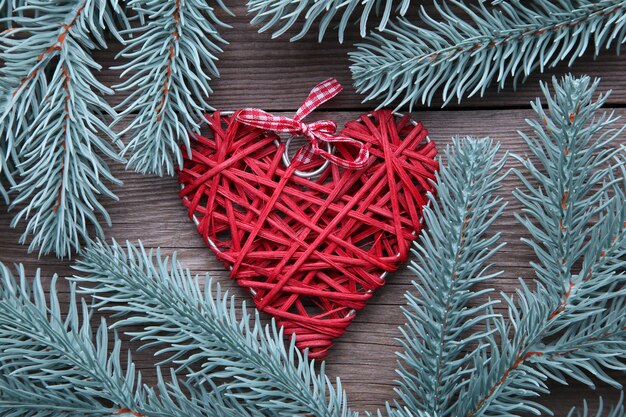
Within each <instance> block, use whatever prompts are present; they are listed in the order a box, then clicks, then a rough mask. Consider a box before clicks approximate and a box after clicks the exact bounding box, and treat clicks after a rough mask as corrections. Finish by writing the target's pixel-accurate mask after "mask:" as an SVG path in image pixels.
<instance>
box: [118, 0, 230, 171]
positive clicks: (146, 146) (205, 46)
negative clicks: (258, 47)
mask: <svg viewBox="0 0 626 417" xmlns="http://www.w3.org/2000/svg"><path fill="white" fill-rule="evenodd" d="M211 3H212V2H211ZM211 3H208V2H206V1H203V0H176V1H164V2H160V1H153V0H130V1H128V2H127V3H126V7H128V8H130V9H132V10H134V11H135V12H136V14H137V16H136V18H137V19H138V20H139V22H138V23H137V24H136V25H134V26H133V28H132V29H129V30H127V31H125V32H124V35H125V38H126V47H125V48H124V50H123V51H122V52H121V53H120V56H121V57H123V58H127V59H128V60H129V61H128V62H127V63H125V64H123V65H120V66H119V67H118V69H122V70H123V76H124V77H126V79H125V80H124V81H123V82H122V84H120V85H118V86H116V87H115V89H116V91H118V92H123V91H128V92H129V93H130V95H129V96H128V97H127V98H126V99H125V100H124V102H123V103H121V105H120V106H119V108H120V109H123V111H121V112H120V114H119V115H118V117H117V118H116V121H115V122H116V123H120V122H123V121H124V119H125V118H127V117H128V118H130V123H129V124H128V126H126V127H125V128H124V130H123V131H122V133H127V132H129V133H130V142H129V144H128V146H127V147H126V149H125V150H124V152H125V153H129V154H130V155H129V160H128V165H129V166H130V167H132V168H133V169H135V170H137V171H139V172H142V173H154V174H158V175H164V174H168V175H173V174H174V171H175V169H176V168H177V167H178V166H180V165H181V164H182V154H181V151H180V145H181V144H185V145H187V146H188V145H189V132H191V131H194V132H198V131H199V126H200V122H201V120H203V114H204V112H206V111H207V110H210V109H212V107H211V106H210V105H209V103H208V102H207V97H208V95H209V94H210V93H212V92H213V90H212V89H211V87H210V86H209V82H210V81H211V78H212V77H213V76H218V70H217V67H216V65H215V63H216V61H217V54H218V53H220V52H221V51H222V50H221V48H220V46H219V44H220V43H225V41H224V40H223V39H222V38H221V36H220V35H219V32H218V29H219V28H220V27H226V25H225V24H223V23H222V22H221V21H220V20H219V18H218V17H217V16H216V15H215V9H214V7H213V6H211ZM216 3H217V5H218V6H219V7H220V8H222V9H224V10H226V11H228V9H227V8H226V6H225V5H224V4H223V3H222V1H221V0H218V1H217V2H216Z"/></svg>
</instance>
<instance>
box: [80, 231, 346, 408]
mask: <svg viewBox="0 0 626 417" xmlns="http://www.w3.org/2000/svg"><path fill="white" fill-rule="evenodd" d="M76 269H77V270H78V271H79V272H80V273H81V275H80V276H75V277H74V278H73V280H74V281H76V282H78V283H79V284H81V285H87V286H89V285H91V284H96V287H93V288H84V291H86V292H88V293H91V294H92V295H93V296H94V298H95V300H96V306H97V307H98V308H100V309H103V310H107V311H112V312H114V313H115V314H116V315H117V316H125V318H124V319H121V320H120V321H118V322H116V323H115V324H114V327H115V328H120V327H123V326H135V325H137V324H139V325H140V326H142V327H143V330H137V331H133V332H129V334H130V335H132V336H133V337H134V338H135V339H138V340H141V341H142V342H144V346H146V347H148V346H162V345H164V346H163V347H162V349H161V350H160V351H159V352H158V354H160V355H167V358H166V359H164V360H163V362H162V363H167V362H173V363H175V364H177V365H179V367H180V368H181V369H190V368H191V367H193V366H194V365H197V366H196V368H199V369H197V370H195V371H190V374H189V377H190V378H191V379H192V380H195V381H206V380H207V379H215V378H220V379H228V380H231V381H233V382H230V383H229V385H228V387H229V390H231V391H232V393H231V395H232V396H233V397H235V398H239V399H241V400H243V401H245V402H246V403H247V404H249V405H255V406H258V407H261V408H262V409H265V410H269V411H271V412H275V413H279V414H282V415H304V414H308V415H314V416H317V417H325V416H328V417H330V416H342V417H343V416H348V415H351V412H350V411H349V409H348V407H347V403H346V398H345V393H344V391H343V389H342V388H341V384H340V382H339V380H337V386H336V387H333V385H332V384H331V382H330V380H329V379H328V377H327V376H326V374H325V373H324V366H323V365H322V367H321V369H320V371H319V372H318V373H316V371H315V367H314V366H315V364H314V362H310V363H309V361H308V360H307V355H306V353H305V354H304V355H303V354H302V353H301V352H300V351H299V350H298V349H297V348H296V347H295V339H292V341H291V343H290V344H289V346H287V347H286V346H285V345H284V343H283V332H282V329H281V330H279V329H278V328H277V327H276V324H275V322H272V324H271V325H270V326H267V327H263V326H262V325H261V324H260V320H259V316H258V312H257V311H256V310H255V312H254V315H253V317H252V316H251V315H250V313H249V312H248V311H247V310H246V308H245V304H244V306H243V307H242V309H241V318H237V316H236V315H237V309H236V306H235V303H234V301H233V300H232V299H230V300H229V298H230V297H229V296H228V294H224V293H222V292H221V290H220V287H219V285H216V286H215V290H213V284H212V282H211V279H210V278H208V277H207V278H206V279H207V281H206V284H205V289H204V290H203V289H202V288H201V284H200V281H199V278H198V277H195V278H192V277H191V276H190V273H189V271H186V270H184V269H183V267H182V266H181V265H180V264H179V263H178V262H177V260H176V258H175V256H174V257H172V259H171V260H170V259H169V258H167V257H165V258H162V257H161V255H160V251H159V250H158V249H157V251H156V253H154V252H152V251H151V250H150V251H146V250H145V249H144V248H143V247H142V246H141V244H140V245H139V246H134V245H132V244H127V247H126V248H124V247H122V246H120V245H118V244H117V243H115V242H114V243H113V244H112V245H111V246H107V245H105V244H104V243H102V242H96V243H94V244H93V245H92V246H90V247H89V248H87V249H86V250H85V252H84V255H83V259H82V260H80V261H79V262H78V263H77V264H76Z"/></svg>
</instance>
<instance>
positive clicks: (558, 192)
mask: <svg viewBox="0 0 626 417" xmlns="http://www.w3.org/2000/svg"><path fill="white" fill-rule="evenodd" d="M598 83H599V80H595V81H594V82H591V80H590V78H589V77H582V78H579V79H575V78H573V77H571V76H567V77H565V78H564V79H563V80H562V81H561V82H557V80H556V79H554V80H553V90H554V94H553V96H551V95H550V92H549V91H548V86H547V84H544V83H542V84H541V88H542V90H543V92H544V95H545V97H546V101H547V104H548V109H547V112H546V110H544V108H543V106H542V104H541V102H540V100H539V99H537V101H536V102H535V103H533V105H532V107H533V109H534V111H535V113H536V114H537V119H536V120H529V121H527V122H528V124H529V125H530V126H531V128H532V131H533V136H532V137H529V136H527V135H525V134H523V133H521V132H520V135H521V137H522V138H523V139H524V141H525V142H526V143H527V144H528V147H529V149H530V150H531V151H532V153H533V154H534V156H535V158H536V159H537V160H538V161H539V162H540V166H536V164H535V163H534V162H533V160H532V159H530V158H528V157H518V160H519V161H520V162H521V164H522V165H523V166H524V168H525V172H526V173H525V174H522V173H521V172H520V171H519V170H515V172H516V174H517V176H518V177H519V178H520V180H521V181H522V182H523V183H524V186H525V190H519V189H517V190H515V191H514V195H515V197H516V198H517V200H518V201H519V202H520V203H521V205H522V212H521V213H522V214H521V215H520V214H517V218H518V220H519V221H520V222H521V223H522V224H523V225H524V226H525V228H526V229H527V230H528V232H529V233H530V236H531V239H524V241H525V242H526V243H527V244H528V245H529V246H530V247H531V248H532V249H533V251H534V252H535V254H536V255H537V258H538V261H539V263H533V264H532V266H533V268H534V269H535V271H537V278H538V279H539V280H540V281H541V282H542V283H543V284H544V285H546V287H548V289H549V290H550V291H551V292H553V293H554V294H555V295H557V296H558V297H559V298H560V299H562V300H561V301H562V303H563V304H565V303H567V300H565V299H564V298H565V297H567V295H568V294H571V291H572V289H573V287H574V285H575V282H574V278H575V277H574V273H573V271H572V269H573V268H574V265H576V264H577V263H578V261H579V260H581V258H583V257H584V255H586V254H587V253H588V250H590V249H593V248H594V247H600V246H601V245H598V244H597V243H598V242H597V241H596V240H593V241H588V239H587V237H589V236H590V235H591V234H592V233H593V232H594V227H588V226H589V222H590V221H591V220H592V219H594V218H596V217H597V216H598V215H599V214H600V213H601V212H602V211H603V210H604V209H605V207H604V204H601V203H602V199H603V197H604V196H605V194H606V192H607V190H608V189H610V188H611V187H612V185H613V182H614V181H607V179H609V174H610V169H611V168H610V167H609V166H608V165H607V162H608V161H610V160H611V159H612V158H613V157H614V156H615V155H616V153H617V152H619V150H618V149H615V148H612V147H611V144H612V143H613V142H615V140H616V139H617V138H618V137H619V136H620V135H621V133H622V131H623V128H622V129H619V130H617V129H611V128H609V126H610V125H611V124H613V123H614V122H615V121H616V120H617V118H616V117H615V116H614V115H613V113H611V114H607V113H603V114H601V115H599V116H598V115H597V114H598V113H599V109H600V108H601V107H602V106H603V105H604V104H605V102H606V100H607V98H608V94H606V95H601V96H600V97H599V98H598V100H597V101H593V97H594V95H595V93H596V90H597V87H598ZM533 180H534V181H535V182H536V183H538V184H539V185H538V186H536V185H534V184H533V182H532V181H533ZM603 181H604V183H602V182H603ZM598 184H601V186H599V187H598V186H597V185H598ZM602 225H603V223H602V222H599V223H598V226H597V227H601V226H602ZM596 261H597V260H596V259H595V258H594V260H593V262H596ZM589 268H591V265H590V266H587V267H586V268H585V269H589ZM588 273H590V272H588ZM583 275H585V274H583ZM582 278H584V276H583V277H582ZM555 314H556V312H555Z"/></svg>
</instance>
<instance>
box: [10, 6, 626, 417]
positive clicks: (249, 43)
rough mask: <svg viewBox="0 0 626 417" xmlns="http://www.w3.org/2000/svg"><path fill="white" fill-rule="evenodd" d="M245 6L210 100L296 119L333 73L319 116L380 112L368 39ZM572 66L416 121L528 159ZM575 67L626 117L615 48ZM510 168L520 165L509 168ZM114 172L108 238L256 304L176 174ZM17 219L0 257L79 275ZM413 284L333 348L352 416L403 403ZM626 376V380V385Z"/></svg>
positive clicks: (394, 283)
mask: <svg viewBox="0 0 626 417" xmlns="http://www.w3.org/2000/svg"><path fill="white" fill-rule="evenodd" d="M240 3H243V2H235V1H232V0H231V1H230V6H232V11H233V12H235V13H236V15H237V17H230V16H224V20H225V21H226V22H227V23H229V24H230V25H232V29H229V30H224V31H223V32H222V34H223V36H224V37H225V38H226V39H227V40H228V41H229V45H226V46H225V48H224V49H225V51H224V53H223V54H222V55H220V62H219V64H218V67H219V70H220V72H221V78H220V79H217V80H215V82H214V83H213V86H214V88H215V93H214V94H213V96H212V98H211V100H210V101H211V103H212V104H213V106H215V107H216V108H219V109H225V110H230V109H236V108H241V107H249V106H256V107H261V108H264V109H266V110H268V111H286V112H294V111H295V109H296V108H297V107H298V106H299V105H300V103H301V101H302V100H303V99H304V98H305V97H306V95H307V93H308V91H309V90H310V89H311V88H312V87H313V86H314V85H315V84H316V83H318V82H319V81H322V80H324V79H326V78H328V77H330V76H334V77H336V78H338V79H339V81H340V82H341V83H342V84H343V85H344V87H345V90H344V92H342V93H341V94H340V95H339V96H338V97H336V98H335V99H334V100H332V101H331V102H330V103H328V104H327V105H325V106H324V107H323V109H322V111H320V112H319V114H318V117H324V118H330V119H335V120H337V121H338V122H339V123H340V124H341V125H342V124H343V123H344V122H345V121H347V120H349V119H352V118H355V117H357V116H358V115H359V114H361V113H362V112H365V111H367V110H368V109H371V108H373V107H375V106H376V104H375V103H362V102H361V101H362V96H360V95H358V94H356V93H355V91H354V89H353V87H352V83H351V77H350V73H349V69H348V66H349V61H348V58H347V53H348V51H350V50H352V44H353V43H354V42H355V41H358V30H357V29H356V28H354V29H353V30H351V31H350V33H349V34H348V36H347V39H346V40H345V41H344V43H343V45H341V44H339V43H338V42H336V38H335V35H334V33H329V34H328V35H327V38H326V40H325V41H324V42H323V43H321V44H320V43H318V42H317V36H316V34H315V33H311V34H309V35H308V36H307V37H306V38H305V39H303V40H300V41H299V42H295V43H290V42H289V41H288V37H282V38H279V39H274V40H273V39H272V38H271V35H270V34H267V33H265V34H259V33H257V32H256V29H255V28H253V27H251V26H250V25H249V24H248V22H249V17H247V16H246V10H245V7H243V6H242V5H240ZM119 49H120V47H119V45H112V47H111V48H110V49H109V50H107V51H100V52H97V53H96V59H97V61H98V62H100V63H101V64H102V65H103V67H104V68H105V69H104V70H103V71H102V72H101V73H100V74H99V78H100V79H101V80H103V81H104V82H105V83H106V84H109V85H113V84H115V83H116V82H117V80H118V78H117V77H118V75H119V74H118V73H116V72H114V71H112V70H110V69H108V67H110V66H111V65H113V62H114V60H113V57H114V56H115V54H116V53H117V52H118V51H119ZM567 71H568V68H567V67H566V65H559V66H558V67H557V68H554V69H550V70H549V71H546V73H545V74H542V75H536V76H532V77H530V78H529V79H528V80H527V82H526V83H525V84H524V85H521V86H519V87H518V89H517V91H513V90H512V88H510V87H511V86H508V88H506V90H505V91H503V92H498V91H497V89H495V88H492V89H490V90H489V91H488V92H487V93H486V95H485V97H483V98H480V97H475V98H470V99H467V100H465V101H464V102H463V103H462V105H457V104H453V105H450V106H449V107H446V108H444V109H441V108H439V107H438V106H437V105H436V104H435V105H433V107H431V108H421V109H419V110H418V111H415V112H414V113H413V116H414V117H415V118H416V119H419V120H421V121H422V122H423V123H424V125H425V126H426V127H427V128H428V129H429V131H430V137H431V138H432V139H434V140H435V141H436V142H437V143H438V144H439V147H440V149H443V148H444V147H445V145H446V144H447V143H449V140H450V137H452V136H456V135H461V136H464V135H472V136H477V137H484V136H490V137H491V138H493V139H497V140H498V141H501V142H502V143H503V149H504V150H507V151H511V152H516V153H525V152H526V151H527V149H526V147H525V145H524V144H523V142H522V141H521V139H520V138H519V136H518V134H517V133H516V132H517V131H518V130H521V131H524V132H529V129H528V128H527V126H526V123H525V119H527V118H531V117H533V113H532V111H531V110H530V101H531V100H533V99H534V98H535V97H536V96H538V95H540V89H539V81H540V80H549V79H550V78H551V77H552V76H553V75H562V74H565V73H566V72H567ZM571 71H572V72H573V73H574V74H589V75H591V76H598V77H601V78H602V83H601V90H609V89H612V90H613V94H612V95H611V98H610V100H609V104H608V105H609V106H610V107H611V108H612V109H614V110H615V111H616V112H617V113H618V114H626V109H625V107H626V75H625V74H626V58H620V57H618V56H615V55H614V53H613V52H612V51H610V52H607V53H605V54H604V55H602V56H600V57H599V58H598V59H596V60H594V59H593V56H592V55H591V54H587V55H586V56H584V57H582V58H581V59H579V60H578V61H577V62H576V63H575V65H574V67H573V68H572V69H571ZM122 98H123V97H122V95H119V96H115V97H112V98H111V100H112V101H113V102H119V101H120V100H121V99H122ZM622 143H624V141H623V140H622ZM510 165H511V166H513V165H514V164H513V163H512V162H511V163H510ZM113 168H114V173H115V174H116V176H117V177H118V178H121V179H122V180H123V181H124V185H123V186H120V187H115V188H114V191H115V192H116V193H117V195H118V196H119V198H120V201H119V202H111V201H105V202H104V203H105V206H106V208H107V210H108V211H109V213H110V214H111V217H112V220H113V227H112V228H109V229H107V230H106V235H107V237H115V238H116V239H118V240H119V241H124V240H131V241H136V240H137V239H141V240H142V241H143V242H144V244H145V245H146V246H160V247H161V248H163V249H164V250H165V251H166V252H169V251H174V250H176V251H178V254H179V260H180V261H182V262H183V263H184V264H185V265H186V266H188V267H189V268H191V270H192V271H194V272H198V273H202V274H204V273H207V272H208V273H209V274H211V275H212V276H213V277H214V278H216V279H218V280H219V281H220V282H222V283H224V286H225V287H228V288H233V291H235V293H236V294H238V295H239V296H240V297H246V295H245V294H243V293H242V292H241V291H240V290H238V289H237V288H234V287H233V285H232V283H231V282H229V280H228V277H227V274H226V272H225V271H224V269H223V267H222V266H221V265H220V264H219V263H218V262H216V261H215V259H214V257H213V255H212V253H211V252H209V250H208V249H207V248H206V247H205V246H204V245H203V242H202V239H201V238H200V237H199V236H198V235H197V233H196V231H195V229H194V226H193V225H192V224H191V222H189V221H188V220H187V216H186V212H185V210H184V208H183V206H182V204H181V203H180V202H179V199H178V196H177V188H178V186H177V182H176V179H175V178H169V177H168V178H157V177H151V176H142V175H139V174H136V173H133V172H127V171H125V169H124V167H123V166H119V165H116V166H114V167H113ZM518 186H520V183H519V181H517V180H516V179H514V178H513V177H510V178H508V179H507V180H506V181H505V187H504V189H503V190H502V191H501V193H502V195H503V196H504V197H505V198H506V199H507V200H511V203H510V205H509V209H508V211H507V212H506V213H505V214H504V215H503V216H502V218H501V219H500V220H499V221H498V223H497V224H496V226H495V228H494V232H495V231H500V232H502V239H503V240H505V241H507V242H508V245H507V246H506V247H505V248H504V249H503V250H502V251H501V252H500V254H499V255H497V256H496V258H495V261H496V263H497V267H498V268H500V269H504V270H505V273H504V274H503V275H502V277H500V278H499V279H497V280H495V281H494V282H491V283H490V284H489V285H490V286H493V287H494V288H496V290H498V291H504V292H507V293H511V292H512V291H514V289H515V287H516V285H517V283H516V280H517V279H518V277H523V278H525V279H532V277H533V272H532V270H531V269H530V268H529V262H530V261H531V260H532V259H533V256H532V253H531V252H530V251H529V249H528V248H527V247H525V246H524V245H523V244H522V243H521V242H520V238H521V237H522V236H524V230H523V229H522V227H520V225H519V224H518V223H517V222H516V220H515V219H514V217H513V212H514V211H515V210H517V209H519V205H518V204H517V203H516V202H515V201H512V199H511V191H512V190H513V189H514V188H515V187H518ZM11 218H12V214H10V213H7V207H6V206H3V205H0V261H2V262H4V263H16V262H22V263H24V264H25V265H26V268H27V270H28V271H30V272H31V274H32V273H34V271H35V268H37V267H40V268H42V269H43V272H44V275H45V276H51V275H52V274H53V273H55V272H56V273H58V274H59V275H61V276H66V275H69V274H71V273H72V271H71V268H70V264H71V263H70V262H69V261H61V260H57V259H55V258H54V257H52V256H42V257H38V256H37V254H28V253H27V248H26V247H25V246H20V245H19V244H18V239H19V236H20V234H21V233H22V227H21V225H20V226H19V227H18V228H17V229H12V228H10V227H9V223H10V221H11ZM413 278H414V277H413V276H412V273H411V272H410V271H409V270H408V269H406V268H404V269H402V270H401V271H399V272H398V273H396V274H394V275H391V276H389V278H388V285H387V286H386V287H383V288H381V289H380V290H379V291H378V293H377V294H376V295H375V297H374V298H373V299H372V300H371V302H370V304H369V305H368V306H367V308H366V309H365V310H363V311H361V312H359V314H358V317H357V319H356V320H355V322H354V323H353V324H352V326H351V327H350V328H349V329H348V332H347V334H346V335H345V336H344V337H342V338H341V339H340V340H338V342H337V343H336V345H335V347H334V348H333V349H332V350H331V351H330V354H329V356H328V359H327V365H328V373H329V375H330V376H331V377H333V378H334V377H337V376H339V377H341V379H342V381H343V384H344V386H345V388H346V390H347V393H348V398H349V402H350V405H351V406H352V408H353V409H354V410H360V411H365V410H370V411H373V410H375V409H377V408H378V407H380V406H383V405H384V402H385V401H387V400H393V399H395V398H396V396H395V394H394V393H393V387H394V379H395V373H394V369H395V364H396V359H395V356H394V352H395V350H396V349H397V348H398V344H397V342H395V341H394V338H396V337H398V336H399V335H400V333H399V331H398V329H397V328H398V326H399V325H401V324H403V323H404V320H403V316H402V314H401V312H400V306H402V305H403V303H404V298H403V294H404V292H405V291H406V290H409V289H410V288H411V280H412V279H413ZM65 297H66V298H67V295H65ZM136 360H137V362H138V363H139V364H140V367H141V368H143V369H144V370H145V372H146V374H147V375H148V376H149V375H153V370H152V369H151V368H152V364H153V363H154V362H155V360H154V359H153V358H152V356H151V354H150V352H146V353H138V354H137V355H136ZM618 377H619V376H618ZM620 378H621V380H622V381H624V382H626V378H624V377H623V376H621V377H620ZM551 390H552V394H551V395H550V396H546V397H544V398H543V399H542V402H544V403H545V404H547V405H549V406H550V407H551V408H552V409H553V410H554V411H555V413H556V415H559V416H560V415H566V414H567V410H569V408H570V407H572V406H580V405H582V401H583V398H588V399H590V400H591V402H592V403H595V401H596V399H597V397H598V395H599V394H601V395H603V396H604V397H605V398H606V399H608V400H611V401H609V402H613V400H616V399H617V398H618V396H619V393H618V391H616V390H613V389H611V388H608V387H606V386H604V385H602V384H599V385H598V389H597V390H596V391H595V392H594V391H590V390H588V389H586V388H585V387H583V386H581V385H579V384H576V383H574V382H572V384H571V385H569V386H560V385H555V384H551Z"/></svg>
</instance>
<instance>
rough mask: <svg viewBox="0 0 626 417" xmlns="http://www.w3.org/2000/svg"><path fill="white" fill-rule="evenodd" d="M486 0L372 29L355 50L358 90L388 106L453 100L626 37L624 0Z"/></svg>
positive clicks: (448, 5)
mask: <svg viewBox="0 0 626 417" xmlns="http://www.w3.org/2000/svg"><path fill="white" fill-rule="evenodd" d="M485 3H487V2H485ZM485 3H482V2H464V1H456V0H450V1H443V0H436V2H435V4H436V6H437V10H438V12H437V13H435V14H432V15H430V14H428V13H427V12H426V11H425V10H424V9H422V10H421V12H420V18H421V19H420V20H421V22H411V21H409V20H408V19H404V18H400V19H397V21H395V22H392V23H391V24H389V25H388V27H387V28H386V30H385V31H384V32H382V33H375V32H373V33H371V34H370V35H369V36H368V37H367V39H366V42H365V43H361V44H358V45H357V48H358V49H357V51H355V52H352V53H350V58H351V60H352V62H353V64H352V66H351V70H352V75H353V78H354V82H355V85H356V87H357V90H358V91H359V92H361V93H366V94H367V96H366V100H371V99H377V100H378V101H380V102H381V106H387V105H390V104H393V105H394V106H397V107H403V106H408V107H409V108H412V107H413V106H414V105H415V104H418V103H428V104H430V103H431V101H432V99H433V98H434V97H435V95H439V96H441V98H442V100H443V103H444V104H446V103H448V102H450V101H451V100H452V99H454V98H457V99H458V100H459V101H460V100H461V99H462V98H465V97H470V96H473V95H475V94H478V93H480V94H481V95H482V94H483V93H484V92H485V90H486V89H487V87H489V86H490V85H492V84H493V83H497V85H498V87H499V88H503V87H504V86H505V85H506V83H507V82H511V81H512V82H513V84H514V85H515V84H516V83H517V81H518V80H519V79H520V78H524V77H526V76H527V75H529V74H531V73H532V72H534V71H537V70H539V71H543V70H544V68H546V67H552V66H554V65H556V64H557V63H559V62H561V61H563V60H569V64H572V62H573V61H574V60H575V59H576V58H578V57H580V56H581V55H582V54H583V53H585V52H586V51H587V50H589V49H591V50H593V51H594V52H595V53H596V54H598V53H599V52H600V50H601V49H605V48H611V47H615V46H617V48H618V50H619V46H620V45H621V44H622V43H623V42H624V41H625V40H626V1H624V0H560V1H552V0H537V1H532V2H527V1H522V0H510V1H506V2H500V3H499V4H497V5H496V6H491V5H489V4H485Z"/></svg>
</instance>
